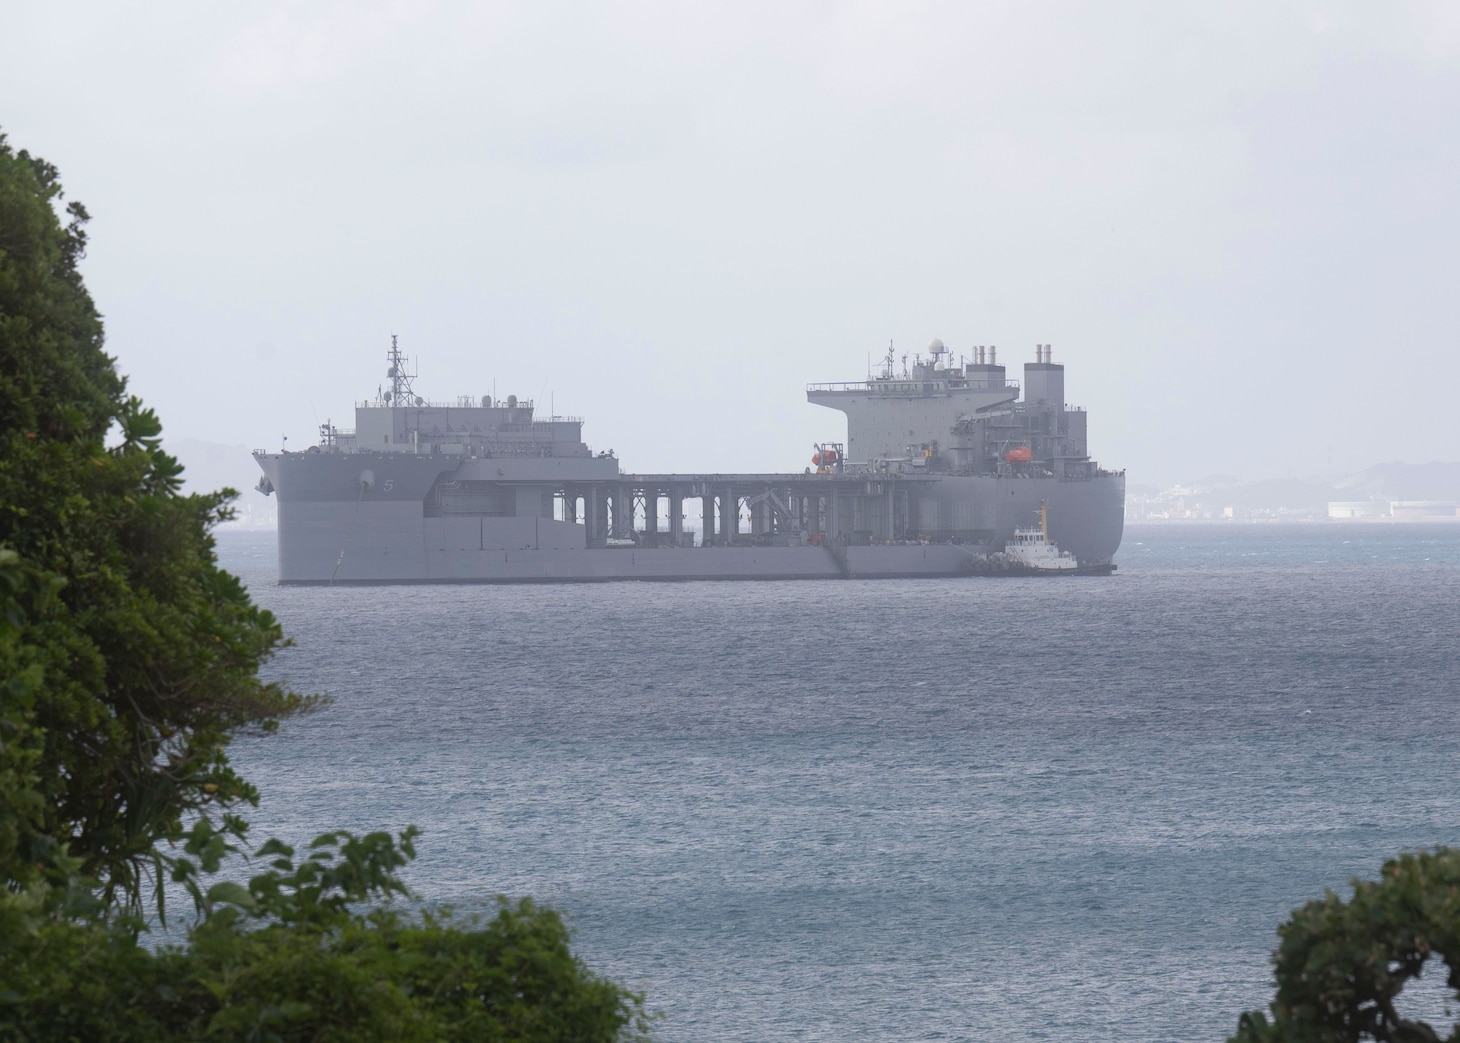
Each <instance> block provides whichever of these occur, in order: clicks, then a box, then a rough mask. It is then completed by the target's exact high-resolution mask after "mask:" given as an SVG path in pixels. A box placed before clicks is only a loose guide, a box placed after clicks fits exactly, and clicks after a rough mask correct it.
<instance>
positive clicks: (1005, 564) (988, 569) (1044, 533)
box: [966, 500, 1115, 576]
mask: <svg viewBox="0 0 1460 1043" xmlns="http://www.w3.org/2000/svg"><path fill="white" fill-rule="evenodd" d="M966 571H967V572H969V573H971V574H973V575H975V576H1107V575H1109V574H1110V573H1112V572H1114V571H1115V565H1114V564H1113V563H1111V562H1100V563H1097V564H1092V565H1082V564H1080V561H1079V559H1078V558H1076V557H1075V556H1074V555H1073V554H1071V553H1070V552H1069V551H1065V550H1060V548H1059V547H1058V546H1056V545H1055V544H1054V543H1053V542H1051V540H1050V538H1049V509H1048V506H1047V504H1046V503H1045V501H1044V500H1040V501H1039V524H1038V525H1024V526H1019V527H1017V528H1016V529H1015V530H1014V533H1013V535H1012V536H1010V537H1009V539H1008V541H1007V542H1006V543H1005V544H1004V549H1003V550H1002V551H999V552H996V553H993V554H989V555H986V556H983V557H977V558H975V559H974V560H972V561H970V562H969V563H968V565H967V566H966Z"/></svg>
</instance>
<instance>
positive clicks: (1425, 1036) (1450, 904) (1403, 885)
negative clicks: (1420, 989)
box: [1230, 848, 1460, 1043]
mask: <svg viewBox="0 0 1460 1043" xmlns="http://www.w3.org/2000/svg"><path fill="white" fill-rule="evenodd" d="M1278 935H1279V936H1280V937H1281V939H1282V942H1281V944H1280V945H1279V946H1278V950H1277V952H1276V953H1274V955H1273V966H1274V976H1275V977H1276V979H1277V995H1276V997H1275V998H1274V999H1273V1002H1272V1005H1271V1013H1272V1017H1271V1019H1269V1017H1268V1016H1267V1015H1266V1014H1264V1013H1262V1012H1259V1011H1253V1012H1249V1013H1247V1014H1244V1015H1242V1018H1241V1021H1240V1022H1239V1024H1238V1031H1237V1034H1236V1035H1235V1036H1233V1037H1231V1041H1230V1043H1353V1041H1357V1040H1382V1041H1390V1043H1438V1041H1439V1040H1440V1039H1442V1038H1444V1039H1450V1040H1460V1029H1457V1030H1455V1031H1453V1032H1451V1034H1450V1035H1448V1036H1445V1037H1441V1036H1440V1035H1439V1034H1438V1033H1437V1032H1436V1031H1435V1030H1434V1029H1433V1028H1432V1027H1431V1026H1429V1025H1427V1024H1425V1023H1424V1022H1422V1021H1415V1020H1409V1019H1406V1018H1404V1017H1402V1016H1401V1015H1400V1014H1399V1012H1398V1011H1397V1010H1396V1009H1395V1001H1396V999H1397V998H1398V997H1399V995H1400V993H1401V991H1402V990H1403V989H1404V986H1405V985H1406V984H1407V983H1408V982H1410V981H1411V980H1413V979H1415V978H1417V977H1419V976H1420V974H1421V972H1422V971H1423V970H1424V969H1425V967H1426V966H1427V965H1428V966H1431V967H1433V966H1434V965H1435V964H1437V963H1440V962H1443V964H1444V966H1445V968H1446V973H1447V977H1446V983H1447V984H1448V986H1449V989H1450V991H1451V993H1452V995H1454V994H1456V993H1460V851H1457V850H1447V849H1444V848H1441V849H1439V850H1437V851H1434V852H1425V853H1421V854H1410V855H1402V856H1400V857H1399V858H1397V859H1394V860H1393V861H1390V862H1386V863H1385V864H1384V869H1383V871H1382V873H1381V875H1380V879H1379V880H1377V881H1364V880H1356V881H1354V894H1353V897H1352V898H1351V899H1349V900H1348V901H1347V902H1345V901H1343V900H1342V899H1341V898H1339V897H1338V896H1337V895H1335V894H1333V893H1332V892H1329V893H1327V894H1326V895H1325V896H1324V897H1323V898H1322V899H1321V900H1319V901H1313V902H1309V903H1308V904H1307V905H1305V906H1304V907H1303V908H1301V909H1299V910H1297V911H1296V912H1294V913H1293V917H1292V919H1290V920H1289V921H1288V922H1287V923H1285V924H1283V925H1282V926H1281V927H1279V928H1278Z"/></svg>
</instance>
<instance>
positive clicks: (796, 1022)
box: [219, 524, 1460, 1043]
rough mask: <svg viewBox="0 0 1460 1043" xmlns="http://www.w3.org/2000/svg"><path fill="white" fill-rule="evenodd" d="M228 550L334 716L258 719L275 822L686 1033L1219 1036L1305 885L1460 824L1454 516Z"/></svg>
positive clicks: (1455, 833)
mask: <svg viewBox="0 0 1460 1043" xmlns="http://www.w3.org/2000/svg"><path fill="white" fill-rule="evenodd" d="M219 551H220V558H221V559H222V560H223V562H224V564H225V565H226V566H227V567H229V568H230V569H232V570H233V571H235V572H237V573H239V574H240V575H242V576H243V577H244V579H245V580H246V581H247V582H248V584H249V586H250V588H251V590H252V591H253V594H254V596H255V598H256V599H257V600H258V601H259V602H260V603H262V604H263V605H265V606H267V607H269V608H270V609H272V610H273V611H274V612H275V613H277V614H278V616H279V617H280V618H281V620H282V622H283V624H284V626H285V628H286V630H287V632H288V633H289V634H290V635H291V636H292V638H293V639H294V642H295V644H294V647H292V648H290V649H288V650H286V651H285V652H284V653H282V654H281V655H280V656H279V657H278V658H277V659H276V660H275V661H274V663H273V664H272V665H271V666H270V668H269V669H270V671H271V674H272V675H273V676H278V677H283V678H286V679H288V681H289V682H290V683H291V684H292V685H294V686H295V687H296V688H298V689H300V690H305V691H317V692H325V693H328V694H329V695H330V696H332V697H333V700H334V702H333V704H332V705H331V706H329V708H328V709H326V710H324V711H323V712H320V713H318V714H316V715H313V716H310V717H307V718H303V719H300V720H295V721H291V722H288V723H287V724H286V725H285V726H284V727H283V728H282V729H281V730H280V732H279V733H278V734H277V735H274V736H271V737H267V738H258V739H254V738H246V739H241V740H239V741H238V742H237V743H236V744H235V746H234V761H235V763H236V765H237V766H238V767H239V768H240V769H241V770H242V772H243V773H244V774H245V776H247V777H248V778H250V779H253V780H254V781H256V782H257V783H258V784H259V786H260V788H261V789H262V792H263V801H262V803H261V806H260V807H259V809H258V810H257V811H256V812H255V813H254V814H253V815H252V816H251V819H252V821H253V823H254V828H255V830H256V832H257V835H258V836H259V837H260V838H262V837H265V836H269V835H280V836H285V837H288V838H292V839H296V840H297V839H303V838H307V837H310V836H313V835H314V834H315V833H317V832H320V831H322V830H324V829H326V828H334V827H343V828H350V829H355V830H371V829H377V828H383V827H388V828H393V829H394V828H401V827H404V826H405V825H407V824H409V823H414V824H416V825H418V826H420V827H421V829H422V830H423V836H422V838H421V839H420V841H419V842H418V847H419V850H420V853H421V854H420V858H419V859H418V861H417V862H416V863H415V864H414V865H413V866H412V867H411V868H410V870H409V871H408V874H407V879H408V881H409V882H410V883H411V884H412V885H413V886H414V887H415V889H416V890H417V891H418V892H419V893H420V894H421V895H423V896H424V897H426V898H427V899H429V900H432V901H439V902H445V903H450V904H452V905H455V906H456V907H458V908H463V909H486V908H489V906H490V904H491V901H492V896H494V895H496V894H498V893H504V894H508V895H522V894H531V895H533V896H535V897H537V898H539V899H541V900H543V901H546V902H548V903H550V904H552V905H554V906H555V907H557V908H558V909H560V910H561V911H562V912H563V913H564V914H565V915H566V916H567V917H568V919H569V921H570V923H571V925H572V927H573V930H574V932H575V948H576V950H577V951H578V952H579V953H580V954H581V955H582V956H583V957H584V959H585V960H586V961H587V962H588V963H589V964H590V965H591V966H592V967H593V968H595V969H597V970H599V971H601V972H603V973H605V974H608V975H609V976H611V977H613V978H615V979H617V980H619V981H621V982H624V983H626V984H629V985H631V986H632V987H635V988H638V989H642V990H643V991H645V992H646V993H647V994H648V999H649V1004H650V1006H651V1008H652V1009H654V1010H656V1011H658V1012H660V1014H661V1016H662V1020H661V1021H660V1022H659V1024H658V1026H657V1033H658V1035H659V1037H660V1038H662V1039H664V1040H667V1041H690V1040H695V1041H699V1040H707V1041H708V1040H714V1041H719V1040H746V1041H749V1040H838V1041H846V1040H1000V1041H1010V1040H1089V1041H1105V1040H1109V1041H1121V1043H1133V1041H1147V1040H1149V1041H1156V1040H1161V1041H1164V1040H1201V1039H1206V1040H1221V1039H1225V1037H1226V1036H1227V1034H1229V1033H1230V1032H1231V1031H1233V1030H1234V1028H1235V1025H1236V1019H1237V1016H1238V1014H1239V1013H1240V1012H1241V1011H1243V1010H1246V1009H1250V1008H1254V1007H1262V1006H1265V1005H1266V1003H1267V1001H1268V999H1269V998H1270V996H1271V991H1272V989H1271V977H1270V967H1269V963H1268V959H1269V954H1270V952H1271V950H1272V949H1273V947H1274V945H1275V944H1276V936H1275V934H1274V930H1275V928H1276V926H1277V925H1278V923H1279V922H1281V921H1282V920H1283V919H1284V918H1286V916H1287V915H1288V913H1289V911H1290V910H1291V909H1292V908H1294V907H1295V906H1297V905H1299V904H1301V903H1302V902H1304V901H1306V900H1308V899H1310V898H1313V897H1317V896H1319V895H1321V894H1322V893H1323V890H1324V888H1332V889H1335V890H1339V891H1341V892H1342V891H1344V890H1345V888H1346V886H1347V881H1348V880H1349V879H1350V878H1351V877H1353V876H1355V875H1362V876H1370V877H1372V876H1374V875H1375V874H1376V873H1377V871H1378V868H1379V866H1380V864H1381V863H1382V862H1383V861H1384V860H1385V859H1386V858H1388V857H1390V856H1392V855H1393V854H1395V853H1397V852H1399V851H1401V850H1412V849H1417V848H1425V847H1433V846H1435V845H1439V844H1451V845H1454V844H1460V714H1457V712H1456V710H1457V697H1460V672H1457V661H1460V636H1457V634H1460V625H1457V624H1460V618H1457V604H1460V525H1434V526H1422V525H1348V524H1343V525H1340V524H1333V525H1314V526H1220V527H1218V526H1213V527H1184V526H1170V527H1143V528H1132V529H1128V530H1127V533H1126V539H1125V543H1124V545H1123V546H1122V549H1121V552H1120V554H1119V556H1118V559H1117V560H1118V561H1119V563H1120V571H1119V572H1118V573H1117V574H1116V575H1114V576H1111V577H1108V578H1098V577H1087V578H1062V579H1057V580H1054V579H1046V580H1038V579H987V578H985V579H964V580H946V581H943V580H933V581H897V580H888V581H827V582H800V583H684V584H636V583H624V584H601V585H598V584H595V585H574V586H517V587H491V586H454V587H453V586H431V587H408V586H382V587H368V588H361V587H333V588H329V587H294V588H289V587H279V586H277V585H275V582H274V576H275V573H274V548H273V536H272V534H259V533H244V532H236V531H225V532H223V533H222V534H221V535H220V541H219ZM1410 1002H1411V1003H1418V1004H1420V1005H1421V1006H1420V1007H1414V1008H1412V1009H1415V1010H1421V1009H1423V1010H1430V1009H1431V1008H1435V1009H1434V1011H1433V1013H1434V1014H1438V1013H1439V1010H1438V1006H1439V999H1438V996H1437V994H1434V993H1431V994H1429V995H1426V996H1420V997H1417V998H1414V999H1411V1000H1410ZM1425 1004H1428V1006H1424V1005H1425Z"/></svg>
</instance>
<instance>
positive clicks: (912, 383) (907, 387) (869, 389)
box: [806, 377, 1019, 395]
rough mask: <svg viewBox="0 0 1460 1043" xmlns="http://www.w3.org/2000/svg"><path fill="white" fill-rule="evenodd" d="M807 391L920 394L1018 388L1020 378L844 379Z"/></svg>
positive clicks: (1014, 389)
mask: <svg viewBox="0 0 1460 1043" xmlns="http://www.w3.org/2000/svg"><path fill="white" fill-rule="evenodd" d="M806 390H807V391H808V392H811V391H831V392H852V391H855V392H862V393H865V394H882V395H920V394H925V393H927V392H930V391H948V390H953V391H964V390H968V391H1005V390H1008V391H1018V390H1019V381H1017V380H1012V379H1005V380H1004V381H1003V383H1001V384H993V383H990V382H988V381H986V380H964V379H963V378H961V377H944V378H942V379H939V380H915V379H913V378H910V377H909V378H906V379H898V378H894V379H892V380H843V381H833V382H831V383H819V384H807V385H806Z"/></svg>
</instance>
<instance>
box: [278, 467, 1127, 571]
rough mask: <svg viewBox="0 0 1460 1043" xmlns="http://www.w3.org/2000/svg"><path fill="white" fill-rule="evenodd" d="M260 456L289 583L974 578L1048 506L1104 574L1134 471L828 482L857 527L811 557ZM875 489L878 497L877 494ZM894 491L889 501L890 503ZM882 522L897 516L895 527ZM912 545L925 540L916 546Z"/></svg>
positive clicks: (1053, 521)
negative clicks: (463, 501) (434, 495)
mask: <svg viewBox="0 0 1460 1043" xmlns="http://www.w3.org/2000/svg"><path fill="white" fill-rule="evenodd" d="M257 459H258V461H259V464H260V466H261V467H262V468H263V470H264V473H265V476H266V479H267V483H268V484H269V486H270V487H271V490H272V491H273V492H275V493H276V494H277V496H278V501H279V579H280V582H282V583H299V584H311V583H312V584H321V583H356V584H372V583H376V584H378V583H574V582H607V581H618V580H649V581H675V580H756V579H758V580H777V579H846V578H869V579H870V578H894V577H935V576H962V575H968V574H970V572H971V571H972V569H971V566H972V565H974V564H975V563H976V562H977V561H978V560H980V559H981V558H982V557H983V556H985V555H987V554H989V553H992V552H995V551H998V550H1000V549H1002V547H1003V543H1004V541H1005V540H1007V539H1008V538H1009V537H1010V535H1011V534H1012V533H1013V531H1014V529H1015V528H1016V527H1017V526H1020V525H1027V524H1028V523H1029V520H1030V518H1031V517H1032V516H1033V515H1034V514H1035V513H1036V512H1037V511H1038V509H1039V505H1040V502H1041V501H1043V502H1044V503H1045V504H1046V508H1047V512H1048V518H1049V527H1050V533H1051V537H1052V538H1053V539H1055V540H1056V541H1057V542H1058V544H1059V545H1060V546H1061V547H1062V548H1066V549H1068V550H1069V551H1070V552H1071V553H1072V554H1073V555H1075V557H1076V558H1078V559H1079V561H1080V562H1081V564H1082V566H1086V567H1098V566H1103V565H1107V564H1109V562H1110V560H1111V558H1112V557H1113V556H1114V554H1115V552H1116V549H1117V548H1118V547H1119V545H1120V540H1121V535H1122V529H1123V524H1124V503H1125V479H1124V476H1123V475H1119V474H1102V475H1099V476H1096V477H1093V478H1089V479H1085V480H1080V481H1067V480H1060V479H1056V478H1012V477H996V476H959V475H941V476H924V477H920V478H919V479H918V480H917V481H915V482H907V483H902V484H899V485H897V486H896V487H895V488H894V487H893V486H890V485H889V486H887V488H889V489H893V491H892V492H890V493H886V494H884V493H880V492H877V493H873V492H868V493H866V494H865V495H863V494H861V493H860V492H859V491H858V490H859V489H860V488H861V486H860V485H859V484H858V482H857V481H855V480H853V479H850V478H848V477H847V476H836V477H831V476H828V477H827V478H826V487H827V488H828V489H830V488H832V487H836V488H838V489H843V490H851V491H848V492H843V493H841V494H840V495H841V500H840V502H841V504H843V506H842V508H841V509H842V511H843V512H844V514H845V515H846V519H847V523H846V525H845V527H844V532H843V534H842V535H840V536H832V537H826V538H822V539H820V540H817V539H816V538H815V537H813V542H809V543H807V544H805V545H800V546H795V545H792V546H737V545H730V546H699V547H687V546H673V547H666V546H592V545H591V544H592V542H593V541H592V540H591V539H590V538H589V530H588V528H587V527H585V525H584V524H580V523H578V522H576V521H571V520H563V519H561V518H559V517H554V516H553V515H552V509H551V502H552V501H551V493H550V492H549V493H548V494H547V495H548V497H549V498H548V500H547V501H545V502H546V503H547V504H548V506H547V507H546V508H545V509H543V510H537V509H536V506H535V505H536V503H538V502H539V501H538V500H536V499H534V500H533V501H532V503H533V505H534V508H533V513H528V514H520V515H513V516H505V517H504V516H497V515H487V514H470V513H466V514H455V515H451V516H432V514H431V512H430V510H429V509H428V506H427V503H426V502H425V501H426V500H427V498H428V493H429V492H430V490H432V489H433V488H437V487H439V486H440V483H441V482H442V481H443V480H446V479H451V478H453V477H454V476H455V475H457V474H464V473H467V472H466V471H465V470H464V469H465V468H468V467H475V468H480V467H481V466H482V465H481V464H480V463H479V462H476V463H468V462H461V463H456V462H448V461H445V460H443V459H442V458H441V457H439V456H418V455H412V454H408V453H351V454H340V453H286V454H264V453H260V454H257ZM542 464H543V461H540V460H539V461H534V462H533V464H532V467H531V472H530V473H531V475H532V478H528V473H529V472H527V471H524V473H523V478H524V482H523V483H522V484H521V485H520V486H517V487H515V488H520V489H534V488H538V487H539V486H540V480H541V478H542V471H541V467H542ZM564 466H565V467H571V466H574V465H571V464H565V465H564ZM577 466H581V467H587V466H588V465H587V464H582V465H577ZM510 467H511V464H510V462H504V466H503V467H497V466H495V462H494V463H493V466H492V471H491V475H492V478H493V480H498V479H500V480H501V481H502V482H503V483H504V488H505V487H506V485H505V483H508V482H509V481H510V479H511V478H512V474H511V473H510ZM600 477H601V476H598V477H595V476H594V475H593V474H590V473H588V472H587V471H586V470H585V471H584V472H583V474H575V473H572V472H570V471H565V472H564V473H563V474H562V475H558V476H555V480H556V481H557V482H559V483H571V482H573V481H590V480H598V478H600ZM533 479H536V480H537V481H534V480H533ZM613 480H614V481H615V482H617V483H618V484H619V485H620V486H621V487H623V488H625V489H627V488H628V487H630V486H633V487H635V488H637V487H640V486H652V487H654V488H660V487H665V488H668V487H673V486H674V485H675V483H679V485H680V486H681V487H682V488H683V489H686V490H688V489H707V488H711V487H714V488H721V487H724V486H726V485H735V484H740V485H747V486H748V485H749V484H751V483H760V484H762V485H764V486H766V487H767V488H792V489H797V490H800V491H802V492H803V493H804V491H805V490H806V489H808V488H810V489H812V490H813V491H814V490H816V488H817V486H816V483H817V482H818V481H819V479H818V478H817V477H816V476H809V477H808V476H804V475H781V476H776V475H756V476H736V475H716V476H693V475H685V476H655V477H654V478H653V480H652V482H649V481H648V480H647V479H635V478H634V477H633V476H619V477H617V478H615V479H613ZM880 480H881V481H884V482H886V481H888V480H887V479H880ZM870 482H871V479H870V478H869V479H868V483H870ZM542 488H547V487H542ZM867 488H869V489H872V488H874V486H872V485H871V484H868V485H867ZM875 488H881V487H880V486H876V487H875ZM537 495H538V494H537V493H533V496H537ZM884 496H885V497H886V499H883V498H879V497H884ZM859 497H860V498H859ZM899 497H900V498H899ZM884 502H885V503H888V504H889V505H890V511H889V512H882V511H881V506H880V505H881V504H883V503H884ZM854 508H855V510H854ZM899 511H900V512H901V513H900V514H899V513H897V512H899ZM879 512H881V513H879ZM883 513H885V514H887V515H888V518H889V519H890V520H889V521H886V522H884V521H883V520H882V518H881V514H883ZM894 523H895V524H894ZM879 526H880V528H879ZM889 526H890V528H889ZM859 527H860V528H859ZM913 534H916V537H917V538H909V536H911V535H913ZM752 539H754V537H752V536H751V535H750V534H735V535H732V538H731V539H729V540H722V542H726V543H732V544H733V543H735V542H737V541H744V540H752ZM641 542H642V541H641ZM648 542H653V541H648ZM760 542H765V541H764V540H761V541H760Z"/></svg>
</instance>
